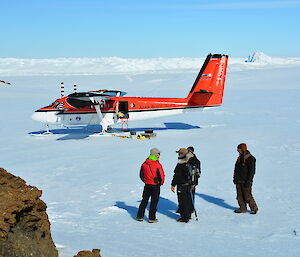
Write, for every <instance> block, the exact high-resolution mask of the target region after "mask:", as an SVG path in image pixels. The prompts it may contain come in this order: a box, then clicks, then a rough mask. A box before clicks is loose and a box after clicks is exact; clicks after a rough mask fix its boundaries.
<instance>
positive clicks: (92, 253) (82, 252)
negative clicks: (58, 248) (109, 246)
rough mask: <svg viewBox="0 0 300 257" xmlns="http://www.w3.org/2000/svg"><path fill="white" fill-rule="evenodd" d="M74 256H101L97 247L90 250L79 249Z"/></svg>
mask: <svg viewBox="0 0 300 257" xmlns="http://www.w3.org/2000/svg"><path fill="white" fill-rule="evenodd" d="M74 257H101V255H100V250H99V249H93V250H92V251H91V252H90V251H80V252H79V253H77V255H75V256H74Z"/></svg>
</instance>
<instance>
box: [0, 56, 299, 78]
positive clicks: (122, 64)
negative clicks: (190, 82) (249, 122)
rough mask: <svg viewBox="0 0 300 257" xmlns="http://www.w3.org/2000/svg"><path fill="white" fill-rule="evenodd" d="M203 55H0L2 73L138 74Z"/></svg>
mask: <svg viewBox="0 0 300 257" xmlns="http://www.w3.org/2000/svg"><path fill="white" fill-rule="evenodd" d="M204 59H205V58H204V57H203V58H184V57H182V58H151V59H134V58H120V57H107V58H56V59H17V58H0V75H1V76H38V75H103V74H120V73H125V74H139V73H177V72H185V71H195V70H199V69H200V68H201V65H202V63H203V62H204ZM299 65H300V58H275V57H270V56H268V55H266V54H264V53H262V52H256V53H254V54H252V56H249V57H248V59H247V60H246V61H245V58H231V57H229V70H233V71H240V70H249V69H262V68H274V67H285V66H299Z"/></svg>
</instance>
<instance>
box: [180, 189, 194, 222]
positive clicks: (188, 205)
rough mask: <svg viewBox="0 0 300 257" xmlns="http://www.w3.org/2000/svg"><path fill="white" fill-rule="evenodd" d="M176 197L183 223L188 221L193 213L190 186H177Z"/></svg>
mask: <svg viewBox="0 0 300 257" xmlns="http://www.w3.org/2000/svg"><path fill="white" fill-rule="evenodd" d="M177 197H178V205H179V211H180V215H181V218H182V220H183V221H189V219H190V218H191V214H192V211H193V206H192V197H191V191H190V186H188V185H186V186H181V185H177Z"/></svg>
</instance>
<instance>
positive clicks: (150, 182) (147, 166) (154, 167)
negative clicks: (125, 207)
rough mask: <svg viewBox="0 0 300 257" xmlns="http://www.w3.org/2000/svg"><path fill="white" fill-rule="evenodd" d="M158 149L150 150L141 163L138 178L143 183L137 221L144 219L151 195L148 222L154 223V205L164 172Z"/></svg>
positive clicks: (156, 202) (162, 181) (155, 220)
mask: <svg viewBox="0 0 300 257" xmlns="http://www.w3.org/2000/svg"><path fill="white" fill-rule="evenodd" d="M159 157H160V151H159V150H158V149H157V148H152V149H151V150H150V155H149V157H148V158H147V159H146V161H145V162H144V163H143V164H142V166H141V169H140V178H141V180H142V181H143V182H144V183H145V186H144V191H143V199H142V201H141V203H140V206H139V210H138V213H137V218H136V219H137V221H143V220H144V214H145V209H146V207H147V205H148V201H149V198H150V197H151V203H150V210H149V220H148V222H149V223H156V222H158V220H157V219H156V210H157V209H156V207H157V204H158V201H159V194H160V186H162V185H163V184H164V182H165V172H164V169H163V167H162V165H161V164H160V162H159Z"/></svg>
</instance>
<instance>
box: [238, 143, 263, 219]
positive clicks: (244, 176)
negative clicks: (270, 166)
mask: <svg viewBox="0 0 300 257" xmlns="http://www.w3.org/2000/svg"><path fill="white" fill-rule="evenodd" d="M237 151H238V152H239V157H238V158H237V160H236V163H235V167H234V175H233V183H234V184H235V185H236V193H237V197H236V199H237V201H238V204H239V206H240V208H239V209H236V210H235V211H234V212H235V213H244V212H247V204H249V207H250V210H251V212H250V213H251V214H256V213H257V211H258V208H257V205H256V202H255V200H254V198H253V195H252V184H253V177H254V174H255V163H256V159H255V157H254V156H253V155H251V153H250V152H249V151H248V149H247V145H246V144H245V143H242V144H239V145H238V147H237Z"/></svg>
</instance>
